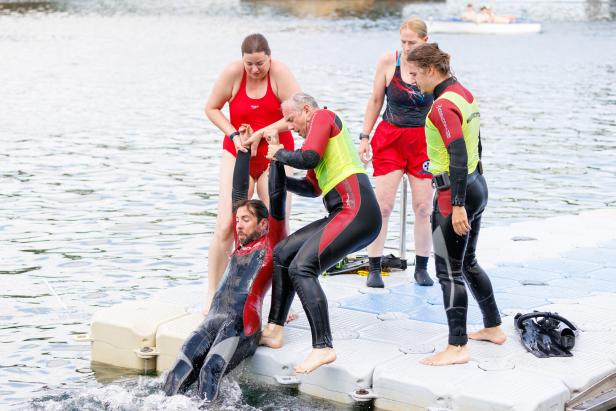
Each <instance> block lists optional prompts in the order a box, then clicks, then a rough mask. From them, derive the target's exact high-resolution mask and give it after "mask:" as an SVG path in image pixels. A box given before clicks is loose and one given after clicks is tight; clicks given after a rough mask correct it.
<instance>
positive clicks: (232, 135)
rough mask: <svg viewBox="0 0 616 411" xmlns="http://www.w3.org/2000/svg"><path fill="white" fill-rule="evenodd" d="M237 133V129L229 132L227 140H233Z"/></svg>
mask: <svg viewBox="0 0 616 411" xmlns="http://www.w3.org/2000/svg"><path fill="white" fill-rule="evenodd" d="M239 135H240V132H239V131H234V132H233V133H231V134H229V140H231V141H233V139H234V138H235V137H237V136H239Z"/></svg>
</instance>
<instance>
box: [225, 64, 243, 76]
mask: <svg viewBox="0 0 616 411" xmlns="http://www.w3.org/2000/svg"><path fill="white" fill-rule="evenodd" d="M243 71H244V62H243V61H242V60H235V61H232V62H231V63H229V64H227V66H226V67H225V68H224V69H223V70H222V75H224V76H225V77H232V78H235V77H238V76H241V75H242V74H243Z"/></svg>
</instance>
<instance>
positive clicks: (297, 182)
mask: <svg viewBox="0 0 616 411" xmlns="http://www.w3.org/2000/svg"><path fill="white" fill-rule="evenodd" d="M287 188H288V190H289V191H290V192H292V193H295V194H297V195H300V196H302V197H318V196H320V195H321V189H320V188H319V184H318V182H317V177H316V175H315V173H314V170H308V173H306V177H302V178H296V177H287Z"/></svg>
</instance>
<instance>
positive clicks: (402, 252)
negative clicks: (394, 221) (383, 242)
mask: <svg viewBox="0 0 616 411" xmlns="http://www.w3.org/2000/svg"><path fill="white" fill-rule="evenodd" d="M407 187H408V177H407V176H406V174H404V175H403V176H402V192H401V193H400V259H402V260H405V259H406V203H407V195H408V194H407V190H408V188H407Z"/></svg>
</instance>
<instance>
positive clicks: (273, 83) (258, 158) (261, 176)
mask: <svg viewBox="0 0 616 411" xmlns="http://www.w3.org/2000/svg"><path fill="white" fill-rule="evenodd" d="M298 91H299V85H298V84H297V81H296V80H295V77H293V74H292V73H291V71H290V70H289V68H288V67H287V66H286V65H285V64H284V63H282V62H280V61H278V60H273V59H272V58H271V51H270V48H269V45H268V43H267V40H266V39H265V37H264V36H263V35H261V34H251V35H249V36H247V37H246V38H245V39H244V41H243V42H242V59H241V60H237V61H234V62H233V63H231V64H229V65H228V66H227V67H225V69H224V70H223V71H222V73H221V74H220V76H219V77H218V79H217V80H216V82H215V83H214V86H213V88H212V93H211V94H210V97H209V99H208V101H207V103H206V106H205V114H206V115H207V117H208V118H209V119H210V121H211V122H212V123H214V125H215V126H216V127H218V128H219V129H220V131H222V132H223V133H225V136H224V139H223V140H224V141H223V152H222V158H221V161H220V191H219V198H218V216H217V218H216V230H215V231H214V236H213V237H212V240H211V242H210V247H209V251H208V296H207V302H206V304H205V307H204V309H203V313H204V314H206V313H207V312H208V311H209V307H210V304H211V301H212V296H213V295H214V293H215V291H216V288H217V287H218V283H219V282H220V279H221V277H222V275H223V273H224V271H225V268H226V267H227V262H228V260H229V252H230V250H231V245H232V243H233V224H232V216H231V211H230V210H231V187H232V185H233V184H232V177H233V168H234V165H235V155H236V152H237V150H240V151H247V148H246V147H250V149H251V150H252V152H253V156H254V157H253V158H252V159H251V161H250V188H249V192H248V198H251V197H252V195H253V193H254V191H255V187H256V191H257V194H258V196H259V198H260V199H261V200H263V202H264V203H265V205H266V206H269V199H268V194H267V180H268V173H267V172H266V170H267V167H268V165H269V160H267V159H266V158H265V155H266V154H267V142H266V141H265V139H263V138H262V137H263V136H264V134H265V133H269V132H279V133H280V136H279V139H280V143H281V144H283V145H284V146H285V148H286V149H287V150H293V148H294V147H293V137H292V136H291V132H290V131H289V130H288V129H287V125H286V122H285V120H284V118H283V117H282V111H281V109H280V102H281V101H284V100H286V99H288V98H289V97H291V96H292V95H293V94H295V93H297V92H298ZM226 103H229V114H230V118H229V119H227V118H226V117H225V115H224V114H223V113H222V108H223V107H224V105H225V104H226ZM241 124H250V126H251V127H252V129H253V130H256V131H255V132H254V133H253V135H252V137H251V139H250V140H249V141H242V140H241V137H240V135H239V133H238V131H237V130H238V128H239V126H240V125H241ZM287 204H288V205H289V204H290V202H289V201H287ZM287 215H288V210H287Z"/></svg>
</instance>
